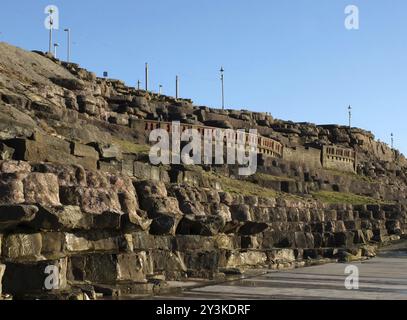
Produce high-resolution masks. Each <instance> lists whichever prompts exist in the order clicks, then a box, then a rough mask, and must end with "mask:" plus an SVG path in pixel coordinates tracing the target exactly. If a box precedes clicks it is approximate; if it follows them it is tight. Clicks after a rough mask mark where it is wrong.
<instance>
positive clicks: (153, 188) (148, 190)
mask: <svg viewBox="0 0 407 320" xmlns="http://www.w3.org/2000/svg"><path fill="white" fill-rule="evenodd" d="M135 187H136V190H137V194H138V195H139V198H140V199H143V198H149V197H167V196H168V194H167V189H166V187H165V184H164V183H163V182H160V181H140V182H136V183H135Z"/></svg>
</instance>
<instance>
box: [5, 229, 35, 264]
mask: <svg viewBox="0 0 407 320" xmlns="http://www.w3.org/2000/svg"><path fill="white" fill-rule="evenodd" d="M41 249H42V237H41V234H40V233H34V234H12V235H8V236H6V237H5V238H4V241H3V250H2V255H3V256H4V257H5V258H7V259H11V260H22V259H26V260H38V259H40V255H41Z"/></svg>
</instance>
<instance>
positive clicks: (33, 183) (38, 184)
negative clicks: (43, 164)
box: [23, 173, 61, 206]
mask: <svg viewBox="0 0 407 320" xmlns="http://www.w3.org/2000/svg"><path fill="white" fill-rule="evenodd" d="M23 182H24V197H25V202H26V203H28V204H39V205H42V206H59V205H61V203H60V201H59V185H58V178H57V176H56V175H54V174H52V173H30V174H29V175H28V176H27V177H26V178H25V179H24V181H23Z"/></svg>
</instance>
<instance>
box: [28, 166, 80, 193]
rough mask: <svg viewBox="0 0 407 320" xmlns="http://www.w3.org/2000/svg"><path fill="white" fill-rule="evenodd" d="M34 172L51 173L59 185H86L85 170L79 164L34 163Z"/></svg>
mask: <svg viewBox="0 0 407 320" xmlns="http://www.w3.org/2000/svg"><path fill="white" fill-rule="evenodd" d="M33 167H34V169H35V171H36V172H41V173H53V174H55V175H56V176H57V177H58V183H59V186H60V187H72V186H86V185H87V181H86V172H85V170H84V168H83V167H82V166H79V165H67V164H65V165H62V164H57V163H40V164H35V165H34V166H33Z"/></svg>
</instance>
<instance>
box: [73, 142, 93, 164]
mask: <svg viewBox="0 0 407 320" xmlns="http://www.w3.org/2000/svg"><path fill="white" fill-rule="evenodd" d="M71 148H72V154H73V155H75V156H77V157H84V158H85V157H86V158H92V159H96V160H99V153H98V152H97V151H96V150H95V148H93V147H92V146H87V145H84V144H81V143H78V142H73V143H72V144H71Z"/></svg>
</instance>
